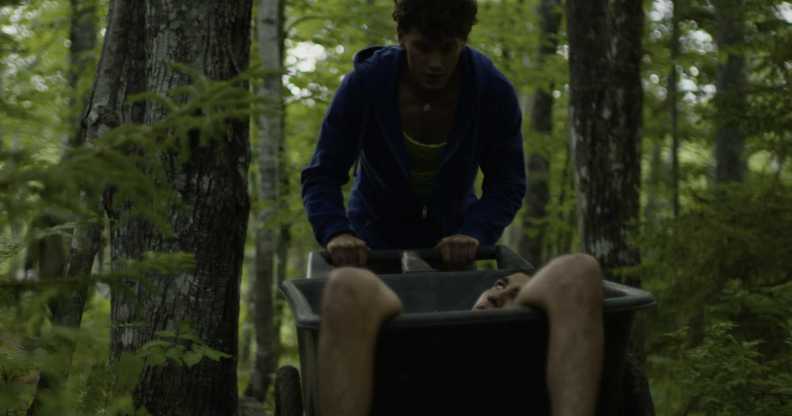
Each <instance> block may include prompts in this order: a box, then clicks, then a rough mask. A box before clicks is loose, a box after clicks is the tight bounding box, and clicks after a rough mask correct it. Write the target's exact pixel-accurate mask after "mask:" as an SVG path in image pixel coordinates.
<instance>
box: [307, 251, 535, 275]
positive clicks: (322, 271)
mask: <svg viewBox="0 0 792 416" xmlns="http://www.w3.org/2000/svg"><path fill="white" fill-rule="evenodd" d="M404 251H405V250H370V251H369V253H368V259H369V261H371V262H384V261H394V262H398V261H401V259H402V255H403V253H404ZM409 251H410V252H412V253H415V254H417V256H418V257H419V258H421V259H423V260H427V261H430V262H431V261H435V262H437V261H441V260H442V258H441V255H440V251H439V250H437V249H436V248H426V249H418V250H409ZM476 260H496V261H497V263H498V268H499V269H520V270H533V269H534V267H533V266H532V265H531V263H529V262H528V261H526V260H525V259H523V258H522V257H520V255H519V254H517V253H515V252H514V251H513V250H512V249H510V248H508V247H506V246H502V245H496V246H484V247H479V248H478V253H477V255H476ZM332 269H333V266H332V264H331V259H330V254H329V253H328V252H327V250H320V251H312V252H311V253H309V254H308V271H307V276H306V277H308V278H312V277H319V276H325V275H326V274H327V273H329V272H330V271H331V270H332Z"/></svg>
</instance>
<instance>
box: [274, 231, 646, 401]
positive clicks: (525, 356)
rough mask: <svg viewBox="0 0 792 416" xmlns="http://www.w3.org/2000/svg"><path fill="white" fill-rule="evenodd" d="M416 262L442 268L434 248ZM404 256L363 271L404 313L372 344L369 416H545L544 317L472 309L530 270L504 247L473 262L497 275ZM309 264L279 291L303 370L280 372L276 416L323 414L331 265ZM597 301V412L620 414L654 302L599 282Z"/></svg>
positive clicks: (384, 257) (316, 258)
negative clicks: (322, 335)
mask: <svg viewBox="0 0 792 416" xmlns="http://www.w3.org/2000/svg"><path fill="white" fill-rule="evenodd" d="M417 255H418V256H419V257H421V258H423V259H425V260H426V261H427V262H429V263H432V262H437V261H438V260H439V255H438V253H437V252H436V251H434V250H421V251H418V252H417ZM405 258H406V257H405V255H404V253H403V252H401V251H372V252H371V253H370V255H369V264H368V267H369V268H371V270H372V271H374V272H375V273H377V274H378V275H379V276H380V277H381V278H382V280H383V281H384V283H385V284H387V285H388V286H389V287H390V288H391V289H393V291H394V292H396V294H397V295H398V296H399V298H400V299H401V301H402V313H401V314H400V315H399V316H397V317H396V318H394V319H391V320H389V321H387V322H385V323H384V324H383V327H382V328H381V330H380V333H379V336H378V339H377V348H376V355H375V366H374V367H375V370H374V373H375V374H374V385H373V392H374V395H373V402H372V412H371V414H372V415H376V416H389V415H399V416H404V415H422V414H432V415H468V414H481V415H485V416H489V415H499V414H502V415H511V414H516V413H520V414H531V415H549V409H550V407H549V395H548V391H547V386H546V382H545V373H546V371H545V367H546V361H547V342H548V327H547V317H546V315H545V314H544V312H543V311H541V310H539V309H535V308H520V309H508V310H495V311H486V312H482V311H472V310H471V308H472V306H473V304H474V303H475V301H476V299H477V298H478V296H479V294H480V293H481V292H483V291H484V290H486V289H488V288H490V287H492V285H493V284H494V283H495V282H496V281H497V279H499V278H500V277H503V276H506V275H509V274H511V273H514V272H517V271H529V270H532V269H533V267H532V266H531V265H530V264H529V263H528V262H527V261H526V260H524V259H523V258H522V257H520V256H519V255H517V254H516V253H514V252H513V251H512V250H510V249H509V248H507V247H505V246H495V247H490V248H481V249H480V250H479V253H478V259H480V260H485V259H489V260H496V263H497V269H490V270H469V271H454V272H446V271H436V270H432V271H411V270H409V263H410V262H408V261H403V260H404V259H405ZM308 263H309V264H308V271H307V275H308V278H305V279H295V280H289V281H286V282H284V283H283V284H281V291H282V292H283V294H284V295H285V296H286V298H287V300H288V302H289V305H290V306H291V309H292V312H293V314H294V317H295V322H296V326H297V339H298V347H299V354H300V371H298V370H297V369H296V368H294V367H291V366H285V367H282V368H280V369H279V370H278V372H277V375H276V380H275V389H276V410H275V414H276V415H281V416H302V415H303V414H305V415H306V416H316V415H319V412H318V374H317V371H318V365H317V354H318V345H319V323H320V320H321V316H319V313H320V299H321V293H322V289H323V288H324V285H325V283H326V281H327V280H326V278H325V277H326V275H327V273H328V272H329V271H330V270H332V266H330V264H329V263H328V261H327V254H326V253H323V252H312V253H311V254H310V255H309V261H308ZM405 269H406V270H405ZM603 293H604V308H603V314H604V321H603V322H604V330H605V350H604V363H603V375H602V381H601V386H600V397H599V400H598V410H597V414H598V415H602V416H605V415H613V414H616V412H617V411H616V410H615V409H618V407H616V406H619V405H620V402H619V399H620V397H619V396H620V392H621V388H622V386H621V383H622V374H623V369H624V365H625V355H626V350H627V347H628V343H629V338H630V328H631V326H632V325H631V324H632V320H633V316H634V314H635V312H637V311H639V310H642V309H646V308H650V307H653V306H655V300H654V298H653V297H652V296H651V294H649V293H647V292H645V291H642V290H638V289H635V288H632V287H629V286H625V285H621V284H618V283H615V282H611V281H605V282H604V285H603ZM301 379H302V382H301ZM301 393H302V394H301ZM303 398H304V400H303ZM303 404H304V405H303Z"/></svg>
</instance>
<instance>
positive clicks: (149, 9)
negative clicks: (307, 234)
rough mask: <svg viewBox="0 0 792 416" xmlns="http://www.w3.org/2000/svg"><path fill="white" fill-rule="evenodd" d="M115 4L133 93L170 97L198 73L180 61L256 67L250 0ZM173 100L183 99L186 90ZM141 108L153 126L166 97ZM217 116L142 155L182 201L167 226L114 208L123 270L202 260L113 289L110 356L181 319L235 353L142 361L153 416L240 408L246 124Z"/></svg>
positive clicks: (229, 71) (109, 43)
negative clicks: (164, 257)
mask: <svg viewBox="0 0 792 416" xmlns="http://www.w3.org/2000/svg"><path fill="white" fill-rule="evenodd" d="M111 12H112V18H114V19H117V21H115V20H114V21H111V23H117V24H118V25H117V26H116V27H115V28H112V29H114V30H110V29H109V30H108V36H107V37H106V39H105V51H108V50H111V51H118V50H121V51H125V52H126V53H124V54H121V55H120V56H119V55H115V54H110V55H111V56H114V57H115V58H118V59H120V60H119V61H117V62H115V65H111V66H110V68H111V69H110V70H109V71H113V70H115V71H120V72H121V74H122V76H121V77H119V78H114V79H118V81H119V84H120V86H123V87H125V90H127V91H132V90H136V91H140V90H145V91H147V92H150V93H155V94H158V95H160V96H167V95H168V93H169V92H170V91H172V90H173V89H175V88H178V87H184V86H187V85H190V84H192V83H193V82H194V81H196V80H195V79H193V77H192V76H191V75H189V74H186V73H185V72H183V71H180V70H179V69H178V68H177V67H175V66H174V65H173V64H174V63H177V64H180V65H182V66H184V67H187V68H190V69H191V70H192V71H196V72H197V73H199V74H201V75H203V76H205V77H206V78H208V79H210V80H228V79H232V78H233V77H235V76H236V75H238V74H240V73H241V72H242V71H244V70H245V69H246V68H247V66H248V63H249V54H250V51H249V49H250V19H251V0H225V1H220V0H202V1H187V0H169V1H162V0H146V1H140V0H114V1H113V2H112V3H111ZM103 58H104V56H103ZM101 75H103V74H102V73H100V76H101ZM123 90H124V89H122V91H123ZM105 93H108V94H112V92H107V91H105ZM97 95H98V94H97ZM171 97H172V99H173V100H175V101H176V102H177V103H182V102H183V101H184V99H185V97H184V96H171ZM137 105H138V107H136V105H131V106H125V107H124V108H127V107H131V110H132V111H131V115H132V117H131V119H132V120H130V121H138V117H139V118H140V119H141V120H142V121H143V122H144V123H146V124H153V123H156V122H158V121H160V120H162V119H164V118H165V117H166V116H167V115H168V110H167V108H165V107H164V105H163V104H162V103H160V102H154V101H148V102H146V103H145V104H143V103H142V102H138V104H137ZM136 110H137V111H136ZM122 114H123V112H122ZM121 119H122V120H124V119H125V117H121ZM219 123H220V124H221V125H220V126H218V128H214V129H212V130H211V134H212V136H211V137H208V138H207V139H208V140H199V139H198V137H197V136H198V133H197V132H194V131H193V132H190V133H189V136H190V137H189V140H188V141H189V143H188V146H189V149H179V150H167V151H166V150H159V151H157V152H156V153H155V152H151V153H152V154H147V155H146V158H145V160H146V162H147V163H151V164H159V167H161V169H160V171H162V172H163V173H164V174H163V176H164V177H163V178H161V180H162V181H163V182H164V185H165V186H168V187H170V188H171V189H172V190H173V191H175V192H174V194H173V195H174V197H175V199H177V200H176V201H169V203H168V207H167V211H168V212H166V213H165V218H167V220H168V223H169V224H168V225H169V226H170V230H171V233H169V234H165V233H163V232H162V231H161V230H160V228H159V227H157V226H155V225H154V224H152V223H151V222H149V221H148V220H146V219H144V218H142V217H140V216H139V215H137V214H135V213H134V212H133V211H131V210H130V209H129V207H128V206H120V207H115V208H116V209H117V211H118V215H119V217H118V219H117V220H116V221H114V222H113V223H112V225H111V247H112V250H111V251H112V258H113V267H114V268H115V269H118V268H119V267H123V263H124V262H125V261H126V260H130V259H141V258H142V257H143V255H144V254H145V253H147V252H165V253H168V252H186V253H189V254H192V255H193V256H194V259H195V266H194V268H193V270H191V271H189V272H185V273H182V274H179V275H177V276H161V275H149V276H145V278H146V282H145V283H146V284H143V282H142V281H139V280H135V281H125V282H124V285H123V286H125V287H123V288H121V287H114V288H113V295H112V296H113V298H112V309H111V319H112V327H111V352H112V355H113V357H114V358H117V357H119V356H120V354H121V353H123V352H132V351H135V350H137V349H138V348H140V347H141V346H142V345H144V344H145V343H146V342H148V341H150V340H152V339H153V337H154V335H155V334H156V332H157V331H161V330H175V329H177V328H178V327H179V325H180V324H181V323H188V324H189V325H190V326H191V328H192V330H193V331H194V335H196V336H197V337H198V338H199V339H200V340H201V341H202V342H203V343H205V344H207V345H208V346H209V347H211V348H213V349H215V350H219V351H221V352H224V353H226V354H228V355H230V356H231V358H225V359H220V360H219V361H212V360H208V359H203V360H202V361H200V362H199V363H197V364H195V365H194V366H192V367H186V366H181V365H172V364H167V365H163V366H156V367H154V366H147V367H145V368H144V369H143V372H142V374H141V378H140V382H139V384H138V386H137V388H136V390H135V393H134V400H135V404H136V405H137V406H143V407H145V408H146V409H147V410H148V411H149V412H150V413H151V414H155V415H199V416H200V415H219V414H222V415H236V414H237V413H238V407H237V378H236V355H237V342H238V341H237V335H238V334H237V332H238V329H237V322H238V318H239V279H240V272H241V266H242V261H243V251H244V243H245V233H246V227H247V222H248V213H249V209H250V201H249V197H248V194H247V168H248V164H249V159H250V154H249V140H248V123H247V120H245V119H228V120H223V121H220V122H219ZM206 132H207V130H205V131H204V133H206ZM182 152H188V153H187V154H185V153H182Z"/></svg>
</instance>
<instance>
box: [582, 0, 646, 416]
mask: <svg viewBox="0 0 792 416" xmlns="http://www.w3.org/2000/svg"><path fill="white" fill-rule="evenodd" d="M567 17H568V24H567V27H568V31H569V47H570V49H569V62H570V74H571V79H570V90H571V94H570V107H571V108H570V113H571V117H570V118H571V123H572V131H571V134H572V144H573V146H574V157H575V165H576V176H575V179H576V187H577V202H578V223H579V228H580V234H581V240H582V243H583V249H584V251H586V252H588V253H591V254H592V255H594V256H595V257H597V259H598V260H599V261H600V263H601V264H602V267H603V270H604V271H605V275H606V277H607V278H609V279H614V278H618V280H621V281H622V282H625V283H627V284H629V285H632V286H640V279H639V277H638V276H635V275H626V276H625V275H622V274H621V273H619V269H621V268H624V267H634V266H637V265H638V264H639V263H640V255H639V251H638V249H637V247H635V246H633V245H632V244H631V242H630V240H629V237H630V236H631V234H633V233H634V232H636V231H637V227H636V226H637V223H638V220H639V213H640V212H639V205H640V202H639V196H640V194H639V189H640V172H641V165H640V137H641V136H640V135H641V109H642V98H643V91H642V87H641V76H640V63H641V54H642V47H641V35H642V30H643V20H644V15H643V9H642V2H641V1H636V0H610V1H608V0H570V1H569V2H568V3H567ZM637 329H638V330H637V331H635V333H634V334H633V344H634V345H632V348H631V351H630V356H631V357H632V358H631V359H630V360H628V371H627V373H628V374H627V375H628V377H625V380H624V381H625V383H629V384H627V385H625V386H624V396H623V397H624V398H625V401H624V403H623V405H622V406H621V409H612V410H611V412H610V413H608V414H630V415H649V414H654V406H653V405H652V403H651V395H650V393H649V389H648V383H647V382H646V378H645V376H643V377H640V375H641V374H642V371H640V365H641V363H642V357H641V354H642V349H643V348H642V345H643V341H644V340H643V337H642V331H641V330H640V328H637ZM635 357H637V358H635ZM630 363H637V364H630ZM636 366H637V367H636ZM636 370H638V371H636ZM635 374H638V375H639V377H630V376H631V375H635ZM628 411H629V412H630V413H626V412H628Z"/></svg>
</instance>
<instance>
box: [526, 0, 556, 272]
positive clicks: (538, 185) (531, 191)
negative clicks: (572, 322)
mask: <svg viewBox="0 0 792 416" xmlns="http://www.w3.org/2000/svg"><path fill="white" fill-rule="evenodd" d="M560 7H561V2H560V1H559V0H541V2H540V3H539V7H538V10H537V11H538V13H539V25H540V27H541V32H540V35H539V51H538V54H537V55H538V59H537V61H538V62H539V64H540V65H541V64H542V62H544V61H545V60H546V58H547V57H548V56H552V55H554V54H555V51H556V48H557V47H558V30H559V27H560V26H561V13H560V9H559V8H560ZM548 87H549V86H541V87H539V88H537V90H536V92H535V93H534V97H533V106H532V107H531V130H533V132H534V133H535V134H536V135H538V136H545V137H549V136H550V135H551V134H552V132H553V95H552V94H551V92H550V91H548ZM525 161H526V170H527V177H528V189H527V192H526V194H525V210H524V214H523V232H522V233H521V234H520V237H521V238H520V243H519V247H520V254H521V255H522V257H523V258H526V259H529V260H530V261H531V262H533V263H534V264H537V265H539V264H543V263H544V260H545V257H544V256H543V246H544V240H545V234H546V230H547V226H546V221H547V203H548V202H549V201H550V184H549V181H550V160H549V159H548V157H547V155H545V154H544V153H543V152H531V153H530V154H529V155H528V157H527V158H526V160H525Z"/></svg>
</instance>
